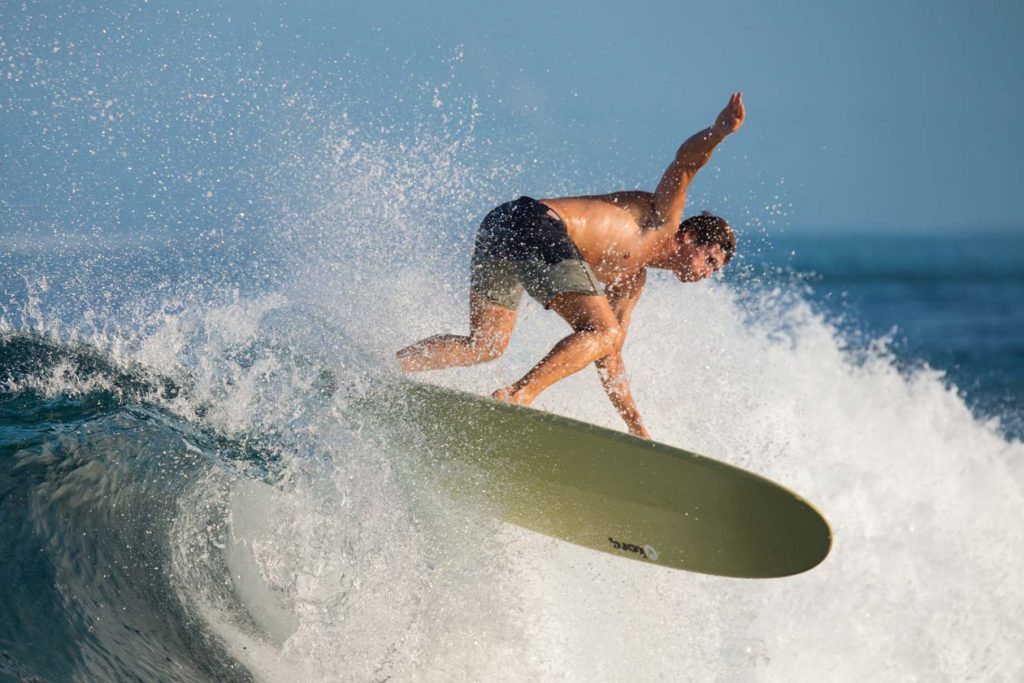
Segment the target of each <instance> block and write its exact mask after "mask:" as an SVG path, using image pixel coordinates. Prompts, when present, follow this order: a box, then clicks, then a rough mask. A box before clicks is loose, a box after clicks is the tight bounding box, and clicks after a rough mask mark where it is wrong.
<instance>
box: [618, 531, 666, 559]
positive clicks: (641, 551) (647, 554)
mask: <svg viewBox="0 0 1024 683" xmlns="http://www.w3.org/2000/svg"><path fill="white" fill-rule="evenodd" d="M608 542H609V543H611V544H612V547H613V548H615V549H616V550H625V551H626V552H627V553H636V554H638V555H639V556H640V557H642V558H644V559H645V560H652V561H654V560H657V559H658V551H657V550H655V549H654V546H651V545H633V544H632V543H623V542H622V541H616V540H615V539H614V538H612V537H611V536H609V537H608Z"/></svg>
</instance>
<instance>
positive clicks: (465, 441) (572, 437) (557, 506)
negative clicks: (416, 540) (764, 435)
mask: <svg viewBox="0 0 1024 683" xmlns="http://www.w3.org/2000/svg"><path fill="white" fill-rule="evenodd" d="M353 408H354V414H356V415H358V416H359V419H361V420H366V419H369V420H372V421H374V422H376V423H377V424H378V425H379V426H380V427H382V429H381V430H380V433H386V434H387V435H388V437H387V439H388V440H389V441H393V440H395V439H397V441H398V442H400V445H401V446H403V450H404V451H405V452H412V453H415V457H414V459H415V460H416V461H418V462H417V465H416V471H417V472H418V473H420V475H422V474H423V473H433V475H434V476H433V477H432V478H433V479H434V480H435V481H437V482H440V485H441V486H442V488H443V489H444V490H445V492H446V493H447V494H448V495H452V496H455V497H461V498H462V499H463V500H471V501H474V502H475V503H480V504H482V505H483V506H484V507H485V508H486V509H487V511H489V512H492V513H493V514H495V515H497V516H498V517H499V518H500V519H502V520H503V521H506V522H510V523H512V524H515V525H518V526H521V527H524V528H526V529H531V530H533V531H537V532H540V533H542V534H547V535H549V536H553V537H555V538H559V539H562V540H565V541H568V542H570V543H575V544H578V545H581V546H584V547H587V548H592V549H594V550H600V551H603V552H607V553H612V554H615V555H619V556H622V557H626V558H631V559H634V560H638V561H641V562H649V563H652V564H657V565H662V566H665V567H672V568H675V569H685V570H687V571H694V572H702V573H705V574H716V575H720V576H734V577H750V578H755V577H756V578H767V577H777V576H788V575H792V574H798V573H800V572H803V571H806V570H808V569H810V568H812V567H814V566H815V565H817V564H818V563H819V562H821V561H822V560H823V559H824V558H825V556H826V555H828V552H829V549H830V547H831V543H832V534H831V530H830V529H829V526H828V523H827V522H826V521H825V519H824V518H823V517H822V516H821V514H819V513H818V511H817V510H815V509H814V507H813V506H812V505H811V504H810V503H808V502H807V501H805V500H804V499H803V498H801V497H800V496H798V495H796V494H795V493H793V492H791V491H789V490H787V489H785V488H783V487H782V486H780V485H778V484H775V483H773V482H771V481H769V480H767V479H765V478H763V477H760V476H758V475H756V474H752V473H750V472H747V471H745V470H742V469H739V468H737V467H733V466H731V465H727V464H725V463H722V462H718V461H716V460H712V459H710V458H706V457H703V456H700V455H697V454H695V453H689V452H687V451H684V450H680V449H678V448H673V447H671V446H666V445H664V444H660V443H656V442H652V441H645V440H643V439H638V438H635V437H633V436H630V435H628V434H625V433H622V432H616V431H612V430H610V429H605V428H603V427H598V426H595V425H591V424H587V423H585V422H580V421H578V420H572V419H569V418H565V417H560V416H558V415H553V414H550V413H545V412H541V411H538V410H533V409H531V408H522V407H519V406H512V405H506V404H504V403H499V402H497V401H494V400H491V399H486V398H481V397H479V396H474V395H471V394H466V393H462V392H458V391H453V390H451V389H445V388H442V387H437V386H432V385H426V384H419V383H415V382H407V381H399V382H396V383H394V384H391V385H387V386H385V387H384V388H380V389H379V390H378V391H374V392H372V394H371V395H369V396H367V395H364V396H363V397H361V398H359V399H357V400H356V402H355V405H354V406H353ZM406 476H409V475H408V472H407V473H406Z"/></svg>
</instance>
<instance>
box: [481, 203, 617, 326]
mask: <svg viewBox="0 0 1024 683" xmlns="http://www.w3.org/2000/svg"><path fill="white" fill-rule="evenodd" d="M472 269H473V270H472V275H471V285H470V291H471V292H473V293H475V294H477V295H479V296H481V297H483V298H484V299H486V300H487V301H489V302H491V303H493V304H495V305H497V306H502V307H504V308H516V307H517V306H518V305H519V299H520V297H521V296H522V294H523V289H526V291H527V292H528V293H529V294H530V296H532V297H533V298H534V299H536V300H537V301H538V302H540V303H541V304H542V305H543V306H544V308H548V307H549V306H550V305H551V300H552V299H554V298H555V297H556V296H557V295H559V294H561V293H563V292H577V293H580V294H591V295H595V296H604V291H603V289H602V287H601V284H600V283H599V282H598V281H597V277H596V276H595V275H594V271H593V270H591V268H590V266H589V265H587V263H586V261H584V260H583V257H582V256H580V252H579V250H578V249H577V248H576V245H575V244H573V243H572V240H571V239H569V232H568V230H566V227H565V223H563V222H562V220H561V219H560V218H559V217H558V214H556V213H555V212H554V211H553V210H552V209H550V208H548V207H547V206H545V205H544V204H541V203H540V202H538V201H537V200H535V199H531V198H530V197H520V198H519V199H516V200H514V201H511V202H507V203H505V204H502V205H501V206H499V207H497V208H496V209H494V210H493V211H491V212H490V213H489V214H487V216H486V217H485V218H484V220H483V222H481V223H480V229H479V230H478V231H477V235H476V246H475V247H474V249H473V261H472Z"/></svg>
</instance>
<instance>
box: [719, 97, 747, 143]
mask: <svg viewBox="0 0 1024 683" xmlns="http://www.w3.org/2000/svg"><path fill="white" fill-rule="evenodd" d="M746 115H747V111H746V109H744V108H743V93H741V92H737V93H733V94H732V97H730V98H729V104H727V105H725V109H723V110H722V113H721V114H719V115H718V118H717V119H715V131H716V132H718V133H721V134H722V135H723V136H724V135H729V134H731V133H735V132H736V131H738V130H739V129H740V126H742V125H743V119H744V118H745V117H746Z"/></svg>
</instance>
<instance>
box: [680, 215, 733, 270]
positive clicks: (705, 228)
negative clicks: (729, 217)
mask: <svg viewBox="0 0 1024 683" xmlns="http://www.w3.org/2000/svg"><path fill="white" fill-rule="evenodd" d="M675 239H676V253H675V258H674V259H673V264H672V266H673V267H672V272H673V273H675V276H676V277H677V278H679V279H680V280H682V281H683V282H696V281H697V280H702V279H704V278H706V277H708V276H710V275H711V274H712V273H714V272H715V271H716V270H718V269H720V268H721V267H722V266H724V265H725V264H726V263H728V262H729V261H730V260H731V259H732V256H733V254H735V253H736V235H735V234H733V231H732V228H730V227H729V224H728V223H726V222H725V219H723V218H719V217H718V216H713V215H711V214H710V213H708V212H707V211H704V212H703V213H701V214H700V215H699V216H691V217H690V218H687V219H686V220H685V221H683V222H682V223H680V224H679V231H678V232H676V235H675Z"/></svg>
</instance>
